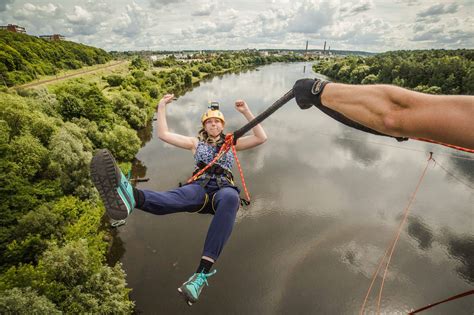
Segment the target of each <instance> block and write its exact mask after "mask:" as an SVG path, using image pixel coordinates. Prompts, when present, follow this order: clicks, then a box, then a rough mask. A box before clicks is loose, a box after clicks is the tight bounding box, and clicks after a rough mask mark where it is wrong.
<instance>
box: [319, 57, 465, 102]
mask: <svg viewBox="0 0 474 315" xmlns="http://www.w3.org/2000/svg"><path fill="white" fill-rule="evenodd" d="M313 68H314V70H315V71H316V72H319V73H322V74H324V75H326V76H328V77H330V78H332V79H333V80H335V81H339V82H344V83H352V84H374V83H384V84H395V85H398V86H402V87H406V88H410V89H414V90H416V91H420V92H425V93H431V94H469V95H472V94H474V50H472V49H458V50H416V51H404V50H403V51H393V52H387V53H383V54H378V55H375V56H372V57H366V58H364V57H357V56H350V57H346V58H343V59H330V60H324V61H320V62H319V63H318V64H315V65H314V66H313Z"/></svg>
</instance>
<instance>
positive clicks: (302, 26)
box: [288, 0, 339, 33]
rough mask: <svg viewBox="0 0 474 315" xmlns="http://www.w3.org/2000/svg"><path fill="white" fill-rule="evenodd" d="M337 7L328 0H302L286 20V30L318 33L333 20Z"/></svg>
mask: <svg viewBox="0 0 474 315" xmlns="http://www.w3.org/2000/svg"><path fill="white" fill-rule="evenodd" d="M338 11H339V7H338V6H337V4H335V3H333V2H331V1H329V0H323V1H317V2H315V1H308V0H304V1H303V2H302V3H301V5H300V6H299V7H298V9H297V11H296V12H295V14H294V15H293V17H292V18H291V19H290V20H289V22H288V31H290V32H295V33H319V31H320V30H321V29H322V28H323V27H326V26H330V25H332V24H333V23H334V22H335V19H336V16H337V14H338Z"/></svg>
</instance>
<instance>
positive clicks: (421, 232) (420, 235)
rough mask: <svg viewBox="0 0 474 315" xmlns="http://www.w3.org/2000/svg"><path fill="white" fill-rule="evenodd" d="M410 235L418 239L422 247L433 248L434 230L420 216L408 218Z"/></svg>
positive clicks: (425, 248) (424, 248)
mask: <svg viewBox="0 0 474 315" xmlns="http://www.w3.org/2000/svg"><path fill="white" fill-rule="evenodd" d="M408 235H410V236H411V237H413V238H414V239H416V240H417V241H418V246H419V247H420V249H423V250H427V249H430V248H431V244H432V243H433V239H434V237H433V232H432V230H431V229H430V228H429V227H428V226H427V225H426V224H425V223H423V222H422V220H421V219H420V218H419V217H409V218H408Z"/></svg>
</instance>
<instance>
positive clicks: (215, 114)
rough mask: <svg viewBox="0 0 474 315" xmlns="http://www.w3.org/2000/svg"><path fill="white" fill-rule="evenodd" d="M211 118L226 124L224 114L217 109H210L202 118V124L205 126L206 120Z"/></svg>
mask: <svg viewBox="0 0 474 315" xmlns="http://www.w3.org/2000/svg"><path fill="white" fill-rule="evenodd" d="M209 118H218V119H220V120H222V123H223V124H225V119H224V114H222V112H221V111H220V110H217V109H208V110H207V111H206V112H205V113H204V114H202V116H201V122H202V124H203V125H204V123H205V122H206V120H208V119H209Z"/></svg>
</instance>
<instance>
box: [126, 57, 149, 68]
mask: <svg viewBox="0 0 474 315" xmlns="http://www.w3.org/2000/svg"><path fill="white" fill-rule="evenodd" d="M130 66H131V67H132V68H135V69H146V68H147V67H148V66H147V62H146V61H145V60H144V59H143V58H142V57H140V56H135V57H134V58H133V59H132V62H131V63H130Z"/></svg>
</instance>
